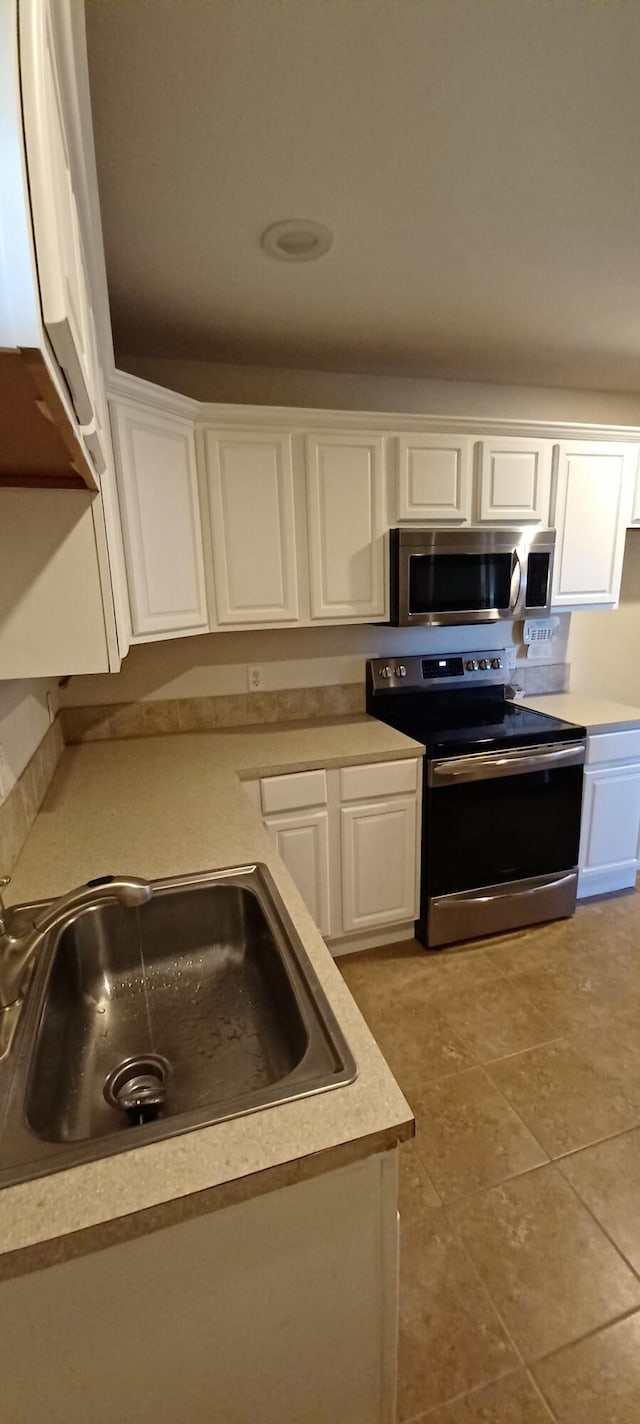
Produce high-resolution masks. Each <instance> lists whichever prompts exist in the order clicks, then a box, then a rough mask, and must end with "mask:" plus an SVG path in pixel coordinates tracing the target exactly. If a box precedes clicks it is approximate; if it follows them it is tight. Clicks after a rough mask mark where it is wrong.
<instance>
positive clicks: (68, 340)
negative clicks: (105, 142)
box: [21, 0, 93, 425]
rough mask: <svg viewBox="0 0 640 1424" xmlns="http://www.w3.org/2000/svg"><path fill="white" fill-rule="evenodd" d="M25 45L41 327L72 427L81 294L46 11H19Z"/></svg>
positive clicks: (86, 402)
mask: <svg viewBox="0 0 640 1424" xmlns="http://www.w3.org/2000/svg"><path fill="white" fill-rule="evenodd" d="M21 17H22V28H23V33H24V31H25V29H27V28H28V31H29V38H30V45H29V48H28V50H27V56H28V58H25V60H24V61H23V88H24V93H25V100H26V106H27V110H26V111H27V115H28V119H29V122H28V124H27V128H26V139H27V158H28V165H29V190H30V193H31V203H32V209H33V219H34V235H35V247H36V261H37V265H38V278H39V284H40V300H41V303H42V317H43V321H44V326H45V330H46V332H47V335H48V337H49V340H50V342H51V345H52V347H53V350H54V352H55V355H56V359H57V361H58V365H59V366H60V369H61V370H62V372H63V373H64V377H65V380H66V383H67V387H68V390H69V393H70V395H71V400H72V402H73V406H74V410H75V413H76V417H77V420H78V424H79V425H88V424H89V423H90V421H91V420H92V417H93V401H92V397H91V393H90V386H91V376H90V370H89V362H90V358H89V330H88V316H87V312H88V307H89V299H88V293H87V286H86V280H85V275H84V268H83V263H82V253H81V245H80V234H79V229H78V213H77V208H76V201H75V196H74V191H73V182H72V178H71V165H70V162H69V153H68V149H67V141H66V135H65V130H64V117H63V110H62V100H61V95H60V88H59V80H58V73H57V67H56V62H55V50H54V38H53V34H52V30H51V11H50V8H49V6H48V5H47V4H45V3H39V2H38V0H36V3H29V4H28V5H27V6H26V7H25V8H23V9H22V10H21Z"/></svg>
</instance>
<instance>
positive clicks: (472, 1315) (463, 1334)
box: [398, 1210, 518, 1420]
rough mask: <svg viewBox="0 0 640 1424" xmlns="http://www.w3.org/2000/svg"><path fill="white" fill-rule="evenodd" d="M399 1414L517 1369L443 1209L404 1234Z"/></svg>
mask: <svg viewBox="0 0 640 1424" xmlns="http://www.w3.org/2000/svg"><path fill="white" fill-rule="evenodd" d="M400 1259H401V1269H400V1343H399V1362H398V1418H399V1419H400V1420H404V1419H411V1418H413V1416H414V1415H416V1414H420V1413H421V1412H425V1411H426V1410H427V1409H431V1408H434V1407H435V1406H436V1405H438V1404H442V1403H444V1402H445V1401H446V1400H448V1399H453V1398H455V1397H456V1396H457V1395H460V1394H464V1393H465V1392H466V1391H468V1390H469V1389H473V1388H474V1387H475V1386H477V1385H483V1384H487V1383H488V1382H489V1381H490V1380H492V1379H497V1378H498V1377H499V1376H500V1375H503V1374H506V1373H507V1372H509V1371H511V1370H513V1369H514V1368H515V1367H516V1366H517V1364H518V1358H517V1355H516V1354H515V1351H514V1350H513V1347H512V1346H511V1344H510V1343H509V1340H508V1338H507V1336H506V1334H505V1331H504V1329H503V1327H502V1325H501V1324H500V1321H499V1319H498V1316H497V1314H496V1312H495V1310H494V1307H493V1305H492V1304H491V1301H490V1300H489V1297H488V1295H487V1294H486V1291H485V1290H484V1288H483V1286H482V1284H481V1282H480V1281H479V1279H478V1277H477V1274H476V1272H475V1271H474V1269H473V1266H472V1265H471V1263H470V1261H469V1259H468V1257H467V1255H466V1252H465V1251H464V1250H463V1248H462V1246H461V1245H460V1242H459V1241H458V1240H457V1238H456V1236H455V1234H454V1233H453V1232H452V1230H451V1227H450V1225H449V1223H448V1222H447V1220H446V1217H445V1214H444V1212H443V1211H442V1210H440V1211H434V1212H431V1213H429V1215H428V1216H426V1217H422V1218H420V1219H419V1220H416V1221H414V1222H412V1223H411V1224H410V1225H409V1226H408V1227H407V1228H406V1229H404V1230H403V1231H402V1233H401V1256H400Z"/></svg>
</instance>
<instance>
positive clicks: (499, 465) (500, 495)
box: [480, 437, 553, 525]
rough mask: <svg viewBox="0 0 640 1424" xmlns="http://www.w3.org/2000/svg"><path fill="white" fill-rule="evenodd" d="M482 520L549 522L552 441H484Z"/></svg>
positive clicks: (504, 439) (481, 494)
mask: <svg viewBox="0 0 640 1424" xmlns="http://www.w3.org/2000/svg"><path fill="white" fill-rule="evenodd" d="M480 444H481V468H480V519H481V520H482V521H483V522H486V523H496V522H499V521H503V520H504V521H505V522H507V521H509V520H511V521H516V522H521V521H525V522H531V523H536V524H545V525H546V524H548V523H549V502H550V497H551V455H552V451H553V446H552V443H551V441H550V440H523V439H520V438H518V439H509V438H507V437H503V438H499V439H498V438H495V439H491V440H482V441H481V442H480Z"/></svg>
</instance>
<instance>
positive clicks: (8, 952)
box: [0, 875, 153, 1017]
mask: <svg viewBox="0 0 640 1424" xmlns="http://www.w3.org/2000/svg"><path fill="white" fill-rule="evenodd" d="M9 879H10V876H8V875H5V876H1V877H0V888H2V887H3V886H5V885H8V884H9ZM152 894H153V890H152V887H151V885H150V884H149V882H148V881H147V880H138V879H136V877H135V876H133V875H117V876H116V875H104V876H100V878H99V879H98V880H89V881H88V882H87V884H86V885H81V886H80V887H79V888H78V889H77V890H71V891H70V893H69V894H68V895H61V896H60V897H59V898H58V899H57V900H53V901H52V903H51V904H50V905H47V907H46V909H44V910H41V911H40V912H39V913H38V914H37V915H36V917H35V919H34V920H33V921H32V923H31V924H30V925H29V926H28V927H27V929H26V930H24V931H23V932H21V933H15V934H14V933H13V932H12V928H11V926H12V921H13V912H12V910H11V908H9V909H7V908H6V907H5V905H4V904H3V902H2V897H1V896H0V1017H1V1016H2V1014H3V1013H6V1012H8V1011H9V1010H15V1009H16V1006H17V1004H18V1003H19V1002H20V989H21V986H22V981H23V979H24V976H25V974H26V972H27V970H28V968H29V966H30V964H31V963H32V960H33V959H34V956H35V955H36V954H37V951H38V949H39V948H40V945H41V944H42V941H43V940H44V939H45V938H46V936H47V935H48V934H49V933H50V931H51V930H55V929H61V928H62V927H63V926H64V925H65V924H66V922H67V921H68V920H72V919H73V917H74V915H76V914H77V913H78V911H79V910H87V909H92V908H93V906H94V905H97V904H99V903H100V902H101V901H104V900H117V901H119V902H120V904H121V905H143V904H144V903H145V901H146V900H150V899H151V896H152Z"/></svg>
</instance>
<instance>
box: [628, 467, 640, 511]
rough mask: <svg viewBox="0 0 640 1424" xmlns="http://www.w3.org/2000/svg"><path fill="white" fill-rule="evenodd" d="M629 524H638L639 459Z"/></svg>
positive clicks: (639, 506)
mask: <svg viewBox="0 0 640 1424" xmlns="http://www.w3.org/2000/svg"><path fill="white" fill-rule="evenodd" d="M630 522H631V524H640V459H638V460H637V461H636V477H635V482H634V491H633V505H632V508H631V520H630Z"/></svg>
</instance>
